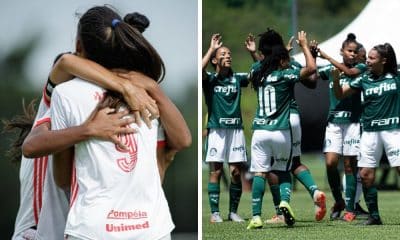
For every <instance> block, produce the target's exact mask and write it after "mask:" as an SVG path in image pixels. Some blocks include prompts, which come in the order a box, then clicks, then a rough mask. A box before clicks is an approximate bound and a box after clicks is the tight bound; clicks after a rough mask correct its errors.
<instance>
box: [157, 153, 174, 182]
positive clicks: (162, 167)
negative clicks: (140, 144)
mask: <svg viewBox="0 0 400 240" xmlns="http://www.w3.org/2000/svg"><path fill="white" fill-rule="evenodd" d="M176 153H177V151H176V150H172V149H169V148H167V147H166V146H159V147H157V165H158V171H159V173H160V178H161V182H163V181H164V177H165V172H166V171H167V169H168V167H169V165H170V164H171V163H172V161H173V160H174V157H175V155H176Z"/></svg>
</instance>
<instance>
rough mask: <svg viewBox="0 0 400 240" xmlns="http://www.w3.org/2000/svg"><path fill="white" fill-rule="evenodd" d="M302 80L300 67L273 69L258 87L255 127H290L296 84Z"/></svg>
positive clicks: (283, 128)
mask: <svg viewBox="0 0 400 240" xmlns="http://www.w3.org/2000/svg"><path fill="white" fill-rule="evenodd" d="M298 81H300V69H292V68H287V69H284V70H276V71H273V72H272V73H271V74H270V75H268V76H267V77H264V79H263V80H262V84H261V86H259V87H258V89H257V102H258V105H257V111H256V115H255V117H254V120H253V129H254V130H258V129H262V130H272V131H273V130H285V129H289V127H290V125H289V115H290V110H291V107H292V106H293V104H295V99H294V85H295V83H296V82H298Z"/></svg>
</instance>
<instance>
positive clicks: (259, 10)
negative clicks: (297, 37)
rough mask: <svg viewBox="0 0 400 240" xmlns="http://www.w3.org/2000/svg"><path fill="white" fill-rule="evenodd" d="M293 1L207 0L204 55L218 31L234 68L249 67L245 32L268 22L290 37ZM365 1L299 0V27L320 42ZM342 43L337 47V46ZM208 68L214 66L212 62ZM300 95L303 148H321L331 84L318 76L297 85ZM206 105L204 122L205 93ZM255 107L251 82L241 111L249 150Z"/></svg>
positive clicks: (260, 28) (244, 69)
mask: <svg viewBox="0 0 400 240" xmlns="http://www.w3.org/2000/svg"><path fill="white" fill-rule="evenodd" d="M293 2H294V1H293V0H218V1H216V0H203V3H202V7H203V9H202V10H203V12H202V23H203V29H202V34H203V35H202V54H204V53H205V52H206V51H207V49H208V48H209V46H210V39H211V35H212V34H213V33H220V34H221V35H222V41H223V44H224V45H225V46H227V47H229V48H230V50H231V52H232V66H233V70H234V71H235V72H248V71H249V69H250V66H251V64H252V59H251V57H250V55H249V53H248V52H247V51H246V49H245V47H244V41H245V39H246V37H247V35H248V34H249V33H253V34H254V35H255V36H256V37H257V35H258V34H260V33H262V32H264V31H265V30H266V29H267V27H270V28H273V29H275V30H277V31H278V32H280V33H281V35H282V36H283V38H284V41H285V42H287V41H288V40H289V39H290V37H291V36H292V35H293V29H292V4H293ZM367 3H368V0H297V6H298V8H297V9H298V11H297V15H298V19H297V25H298V28H297V29H298V30H299V31H300V30H304V31H306V32H307V38H308V39H309V40H312V39H315V40H317V41H318V42H320V43H321V42H323V41H325V40H327V39H329V38H330V37H332V36H333V35H335V34H336V33H337V32H339V31H340V30H342V29H343V28H344V27H345V26H346V25H347V24H349V23H350V22H351V21H352V20H353V19H354V18H355V17H356V16H357V15H358V14H359V13H360V12H361V10H362V9H363V8H364V7H365V5H366V4H367ZM356 34H357V33H356ZM343 40H345V39H343ZM256 41H257V40H256ZM340 47H341V46H340V45H338V46H337V50H338V51H339V50H340ZM294 53H296V52H294ZM337 60H339V61H341V59H337ZM207 70H208V71H213V69H212V68H211V67H210V66H209V67H208V69H207ZM296 99H297V102H298V104H299V107H300V112H301V121H302V129H303V131H302V133H303V134H302V137H303V140H302V149H303V151H321V149H322V143H323V135H324V129H325V120H326V115H327V110H328V107H329V102H328V86H327V83H326V82H321V81H319V83H318V87H317V89H316V90H310V89H306V88H305V87H303V86H302V85H301V84H297V86H296ZM202 104H203V107H202V112H203V121H202V122H203V124H204V121H205V120H204V118H205V113H206V111H207V109H206V107H205V104H204V97H203V103H202ZM255 109H256V97H255V95H254V90H252V89H251V88H250V87H248V88H245V89H243V95H242V114H243V118H244V127H245V134H246V142H247V149H248V150H249V144H250V142H251V127H250V126H251V121H252V118H253V116H254V113H255ZM203 126H204V125H203Z"/></svg>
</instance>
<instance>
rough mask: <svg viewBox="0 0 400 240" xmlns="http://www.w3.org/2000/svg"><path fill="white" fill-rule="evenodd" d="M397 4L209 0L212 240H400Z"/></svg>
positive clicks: (207, 213) (205, 200)
mask: <svg viewBox="0 0 400 240" xmlns="http://www.w3.org/2000/svg"><path fill="white" fill-rule="evenodd" d="M399 11H400V1H397V0H386V1H382V0H369V1H368V0H361V1H358V0H333V1H328V0H289V1H280V0H269V1H257V0H252V1H245V0H218V1H216V0H203V1H202V43H201V46H202V61H201V67H202V70H201V71H202V76H201V77H202V80H201V86H202V92H203V96H202V128H203V131H202V133H203V136H202V143H203V145H202V147H203V149H202V159H201V161H202V169H201V174H202V175H201V176H202V189H201V191H202V194H201V196H202V219H201V226H202V231H201V235H202V239H229V240H233V239H377V238H379V239H398V237H399V234H400V202H399V201H397V200H398V199H399V197H400V192H399V189H400V185H399V183H398V180H399V174H400V90H399V89H400V76H399V66H398V62H397V58H396V55H398V54H400V31H398V30H397V28H396V23H397V22H399V20H400V17H399V14H398V13H399Z"/></svg>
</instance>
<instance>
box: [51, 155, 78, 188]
mask: <svg viewBox="0 0 400 240" xmlns="http://www.w3.org/2000/svg"><path fill="white" fill-rule="evenodd" d="M53 159H54V161H53V178H54V182H55V183H56V185H57V186H58V187H60V188H62V189H64V190H69V189H70V187H71V176H72V167H73V160H74V148H73V147H70V148H68V149H65V150H63V151H61V152H57V153H55V154H53Z"/></svg>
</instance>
